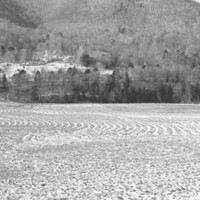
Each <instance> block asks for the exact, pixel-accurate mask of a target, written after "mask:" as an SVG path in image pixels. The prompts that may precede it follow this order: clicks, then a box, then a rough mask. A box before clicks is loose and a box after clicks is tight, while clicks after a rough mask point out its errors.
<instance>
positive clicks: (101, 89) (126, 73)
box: [0, 67, 200, 103]
mask: <svg viewBox="0 0 200 200" xmlns="http://www.w3.org/2000/svg"><path fill="white" fill-rule="evenodd" d="M163 70H164V71H165V73H164V76H162V77H161V72H163ZM163 70H162V69H145V70H144V69H121V68H116V69H114V70H113V73H112V74H111V75H105V74H104V75H102V74H101V73H100V72H99V71H98V70H97V69H96V70H93V71H91V70H89V69H87V70H86V71H85V72H80V71H78V70H77V69H76V68H75V67H74V68H69V69H68V70H67V71H66V72H64V71H62V70H58V71H57V72H45V71H41V72H39V71H37V72H36V73H35V76H34V78H33V79H30V77H29V76H28V75H27V73H26V71H25V70H21V71H19V73H18V74H15V75H14V76H13V77H12V80H11V81H8V80H7V78H6V76H5V75H3V77H2V78H1V82H0V83H1V90H0V94H1V96H4V97H6V98H9V99H10V100H16V101H26V102H41V103H81V102H84V103H86V102H96V103H141V102H143V103H180V102H199V100H200V83H199V79H196V76H197V73H193V72H188V73H186V72H185V71H184V70H181V69H180V68H177V69H163ZM151 74H153V75H154V76H153V77H152V76H149V75H151ZM162 74H163V73H162ZM133 75H134V76H133Z"/></svg>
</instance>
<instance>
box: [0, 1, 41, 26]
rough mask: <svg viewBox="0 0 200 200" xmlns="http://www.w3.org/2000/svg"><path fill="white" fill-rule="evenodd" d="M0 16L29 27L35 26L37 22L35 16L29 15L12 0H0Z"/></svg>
mask: <svg viewBox="0 0 200 200" xmlns="http://www.w3.org/2000/svg"><path fill="white" fill-rule="evenodd" d="M0 18H2V19H6V20H8V21H10V22H12V23H14V24H16V25H19V26H23V27H29V28H36V26H37V23H38V22H37V20H38V19H37V18H33V16H29V15H28V14H27V13H26V9H25V8H24V7H23V6H21V5H20V4H18V3H17V2H15V1H13V0H0Z"/></svg>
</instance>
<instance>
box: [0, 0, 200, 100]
mask: <svg viewBox="0 0 200 200" xmlns="http://www.w3.org/2000/svg"><path fill="white" fill-rule="evenodd" d="M14 1H15V3H17V4H16V5H17V7H13V9H11V8H12V6H9V9H8V11H7V12H6V13H8V14H7V15H5V14H4V15H2V17H1V18H3V19H4V21H3V22H2V23H1V26H0V31H1V32H2V33H3V34H1V35H2V37H1V40H0V42H1V59H2V61H4V62H5V61H6V62H9V61H12V62H27V61H33V60H36V59H38V58H41V57H43V56H44V55H48V56H49V55H50V57H51V56H54V55H56V56H57V58H60V57H63V56H66V55H72V56H75V57H76V61H77V62H78V63H79V64H81V65H84V66H85V67H89V68H90V69H91V68H92V69H93V70H92V71H90V72H88V71H87V72H85V73H83V74H81V77H82V78H83V79H82V78H79V79H80V80H83V81H84V80H85V78H86V77H87V76H88V73H89V74H90V73H91V74H90V75H91V77H93V76H94V77H96V76H95V74H96V72H97V71H99V70H104V69H110V70H113V74H112V75H111V76H108V77H107V79H106V81H104V82H103V83H104V84H103V85H102V83H101V81H99V79H94V80H95V81H94V80H93V79H92V80H90V81H89V83H88V84H89V86H87V87H86V88H87V89H80V87H81V88H82V83H81V84H80V83H78V86H77V84H76V82H75V80H74V78H73V77H74V76H75V77H76V76H79V75H80V74H79V73H78V72H76V70H75V72H74V73H72V74H71V77H68V79H69V80H68V81H70V82H71V84H72V88H74V90H75V93H78V94H79V96H81V95H83V96H84V98H86V99H89V100H91V99H92V101H98V102H99V101H104V100H106V101H108V102H143V101H150V102H181V101H184V102H185V101H187V102H190V101H195V102H198V101H199V99H200V96H199V93H200V92H199V91H200V90H199V88H200V78H199V77H200V6H199V4H197V3H196V2H193V1H190V0H176V1H175V0H124V1H122V0H107V1H105V0H96V1H93V0H68V1H65V0H57V1H55V0H48V1H47V0H34V1H33V0H26V1H23V0H12V1H11V0H9V1H8V2H9V3H14ZM5 5H6V4H5ZM7 5H8V4H7ZM13 5H14V4H13ZM18 8H19V9H22V10H23V12H20V13H22V16H21V14H20V15H19V16H18V15H13V14H12V13H15V12H16V13H18V12H17V10H16V9H18ZM5 9H7V7H5ZM32 15H34V16H35V17H33V18H31V19H32V20H33V19H34V23H35V25H34V26H32V25H31V23H30V25H31V28H30V26H28V25H27V26H25V27H23V28H22V26H24V25H26V23H28V21H26V20H25V21H24V17H25V19H27V16H32ZM5 16H6V17H5ZM13 16H15V19H13ZM5 19H6V20H7V21H5ZM28 19H29V18H28ZM19 22H20V23H19ZM25 22H26V23H25ZM74 64H75V65H76V64H77V63H74ZM77 73H78V75H77ZM20 77H21V74H20V73H19V74H17V75H16V76H15V78H14V79H13V80H15V81H14V82H12V84H14V85H15V84H18V83H19V82H20V81H18V79H19V80H20ZM23 77H24V73H23ZM53 77H54V78H55V77H57V78H55V80H54V83H55V82H57V83H58V84H60V82H59V81H65V78H66V77H65V78H64V77H60V78H58V77H59V76H53ZM16 78H17V79H16ZM54 78H53V79H54ZM44 79H45V80H46V78H44ZM2 80H3V79H2ZM16 80H17V81H16ZM41 80H42V79H41ZM44 82H45V81H44ZM12 84H11V85H12ZM30 84H33V86H35V85H34V83H33V82H31V83H30ZM93 84H94V85H93ZM40 87H42V86H41V85H40ZM40 87H39V86H38V87H34V88H35V89H37V90H36V91H39V90H40V89H41V88H40ZM63 87H65V86H63ZM90 87H91V88H92V89H91V90H90V89H89V88H90ZM17 88H20V87H17ZM72 88H70V91H71V92H70V91H69V90H68V89H69V88H68V89H66V90H64V91H65V95H66V96H67V97H68V96H70V95H72V93H73V92H74V91H73V90H72ZM94 88H95V89H94ZM52 91H53V93H54V92H56V90H54V89H53V88H52ZM72 91H73V92H72ZM77 91H78V92H77ZM90 92H92V94H90ZM32 94H35V93H32ZM37 95H38V94H37ZM59 95H60V94H58V96H59ZM75 96H76V95H75ZM91 96H93V97H92V98H91ZM124 96H125V98H123V97H124ZM70 98H71V100H70V101H71V102H73V95H72V97H70ZM122 98H123V100H122ZM76 99H77V96H76ZM102 99H103V100H102ZM76 101H77V100H76Z"/></svg>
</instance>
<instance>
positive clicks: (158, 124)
mask: <svg viewBox="0 0 200 200" xmlns="http://www.w3.org/2000/svg"><path fill="white" fill-rule="evenodd" d="M0 199H1V200H74V199H76V200H97V199H98V200H100V199H102V200H111V199H113V200H128V199H129V200H151V199H152V200H172V199H180V200H188V199H190V200H199V199H200V105H166V104H157V105H156V104H148V105H147V104H135V105H128V104H127V105H114V104H113V105H103V104H98V105H96V104H84V105H81V104H79V105H74V104H73V105H54V104H53V105H52V104H49V105H48V104H44V105H42V104H17V103H0Z"/></svg>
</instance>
